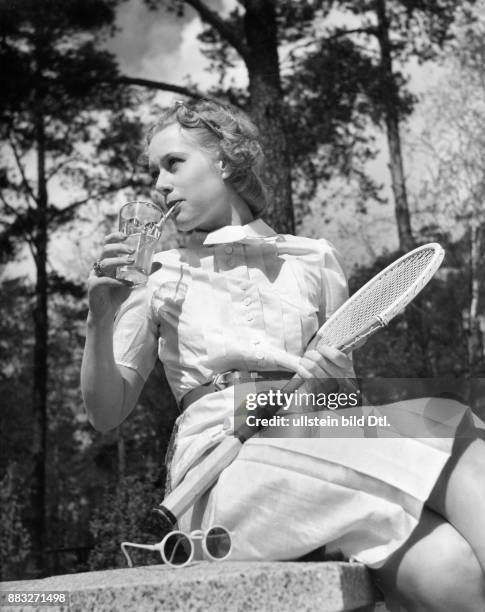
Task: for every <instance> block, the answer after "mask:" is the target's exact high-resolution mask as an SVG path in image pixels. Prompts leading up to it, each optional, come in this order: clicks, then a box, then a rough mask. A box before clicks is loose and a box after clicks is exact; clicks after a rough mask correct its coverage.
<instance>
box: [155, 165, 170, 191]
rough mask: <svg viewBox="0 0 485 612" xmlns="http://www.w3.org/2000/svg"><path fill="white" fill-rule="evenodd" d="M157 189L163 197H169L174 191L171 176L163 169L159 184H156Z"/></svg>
mask: <svg viewBox="0 0 485 612" xmlns="http://www.w3.org/2000/svg"><path fill="white" fill-rule="evenodd" d="M155 189H156V190H157V191H158V192H160V193H162V194H163V195H168V194H169V193H170V192H171V191H172V190H173V185H172V180H171V177H170V174H169V173H168V172H166V171H165V170H163V169H162V170H160V174H159V175H158V178H157V182H156V183H155Z"/></svg>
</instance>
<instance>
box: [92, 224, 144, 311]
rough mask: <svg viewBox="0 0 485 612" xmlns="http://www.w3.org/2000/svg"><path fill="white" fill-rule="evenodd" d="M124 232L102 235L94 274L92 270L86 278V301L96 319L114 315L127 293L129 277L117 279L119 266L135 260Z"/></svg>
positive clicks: (130, 285) (128, 290) (128, 292)
mask: <svg viewBox="0 0 485 612" xmlns="http://www.w3.org/2000/svg"><path fill="white" fill-rule="evenodd" d="M126 238H127V236H126V234H122V233H121V232H115V233H113V234H108V236H106V238H105V239H104V246H103V250H102V252H101V256H100V258H99V259H98V269H99V273H98V274H97V273H96V272H95V271H94V270H92V271H91V274H90V275H89V279H88V304H89V311H90V315H91V316H92V317H94V318H95V319H102V318H104V317H109V318H110V319H111V320H112V319H113V317H114V315H115V313H116V311H117V310H118V308H119V307H120V306H121V304H122V303H123V302H124V301H125V300H126V298H127V297H128V295H129V294H130V291H131V287H132V286H133V285H132V283H131V282H130V281H124V280H117V279H116V278H115V275H116V269H117V268H118V267H119V266H124V265H126V264H132V263H134V261H135V260H134V257H133V253H134V249H133V248H131V247H130V246H128V245H127V244H125V243H124V241H125V240H126Z"/></svg>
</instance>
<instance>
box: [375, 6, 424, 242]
mask: <svg viewBox="0 0 485 612" xmlns="http://www.w3.org/2000/svg"><path fill="white" fill-rule="evenodd" d="M376 13H377V21H378V28H377V38H378V41H379V47H380V54H381V70H382V80H383V83H384V84H385V87H386V89H387V95H385V96H384V104H385V119H386V129H387V142H388V145H389V159H390V162H389V164H390V171H391V182H392V191H393V194H394V207H395V215H396V222H397V231H398V236H399V247H400V249H401V250H403V251H409V250H410V249H412V248H414V246H415V245H416V243H415V240H414V238H413V234H412V229H411V219H410V214H409V207H408V199H407V193H406V181H405V179H404V167H403V160H402V148H401V135H400V131H399V111H398V91H397V85H396V81H395V78H394V73H393V71H392V55H391V42H390V40H389V20H388V18H387V13H386V0H376Z"/></svg>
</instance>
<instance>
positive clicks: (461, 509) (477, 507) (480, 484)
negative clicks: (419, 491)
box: [426, 438, 485, 609]
mask: <svg viewBox="0 0 485 612" xmlns="http://www.w3.org/2000/svg"><path fill="white" fill-rule="evenodd" d="M426 505H427V506H428V507H430V508H431V509H433V510H434V511H435V512H437V513H438V514H440V515H441V516H443V517H444V518H445V519H446V520H447V521H449V522H450V523H451V524H452V525H453V526H454V527H455V529H456V530H457V531H458V532H459V533H460V534H461V535H462V536H463V537H464V538H465V539H466V540H467V542H469V544H470V546H471V547H472V548H473V551H474V552H475V555H476V557H477V559H478V561H479V563H480V565H481V567H482V571H483V573H484V575H485V441H484V440H482V439H475V440H469V439H468V440H467V439H463V438H461V439H460V438H457V439H456V441H455V446H454V448H453V454H452V456H451V458H450V460H449V461H448V463H447V464H446V466H445V468H444V469H443V472H442V473H441V475H440V477H439V478H438V480H437V482H436V485H435V487H434V489H433V491H432V492H431V495H430V497H429V499H428V501H427V502H426ZM484 609H485V608H484Z"/></svg>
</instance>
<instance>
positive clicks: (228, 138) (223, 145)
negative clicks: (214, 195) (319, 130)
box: [147, 100, 268, 218]
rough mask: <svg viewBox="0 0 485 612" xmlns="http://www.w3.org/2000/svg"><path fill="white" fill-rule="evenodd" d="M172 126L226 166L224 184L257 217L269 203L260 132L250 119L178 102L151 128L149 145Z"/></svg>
mask: <svg viewBox="0 0 485 612" xmlns="http://www.w3.org/2000/svg"><path fill="white" fill-rule="evenodd" d="M174 123H178V124H180V125H181V126H182V127H183V128H185V129H187V130H190V131H191V132H190V134H191V135H192V134H193V135H194V136H195V139H196V141H197V143H198V145H199V146H200V147H201V148H202V149H203V150H205V151H206V152H208V153H209V154H210V155H213V156H214V157H217V156H219V157H220V159H222V160H223V161H224V162H225V163H226V168H227V170H228V174H229V178H228V179H227V180H228V181H229V183H230V184H231V185H232V187H233V188H234V189H235V191H236V192H237V193H238V194H239V195H240V196H241V197H242V198H243V200H244V201H245V202H246V203H247V205H248V206H249V208H250V210H251V212H252V214H253V215H254V217H255V218H256V217H259V216H260V215H261V214H262V213H263V211H264V209H265V208H266V205H267V203H268V190H267V187H266V185H265V184H264V183H263V180H262V178H261V175H262V173H263V168H264V163H265V158H264V153H263V150H262V148H261V144H260V142H259V132H258V128H257V127H256V126H255V125H254V123H253V122H252V121H251V119H249V117H248V116H247V115H246V114H244V113H243V112H242V111H240V110H239V109H236V108H235V107H233V106H230V105H228V104H222V103H219V102H215V101H213V100H191V101H188V102H185V101H181V100H177V101H176V102H174V103H173V104H172V105H171V106H170V107H169V108H168V109H166V110H165V111H164V112H163V114H162V115H161V116H160V118H159V119H158V121H157V122H156V123H155V124H154V125H153V126H152V127H151V128H150V131H149V132H148V137H147V140H148V143H150V141H151V139H152V138H153V136H154V135H155V134H156V133H157V132H159V131H160V130H163V129H164V128H166V127H167V126H169V125H171V124H174Z"/></svg>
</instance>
